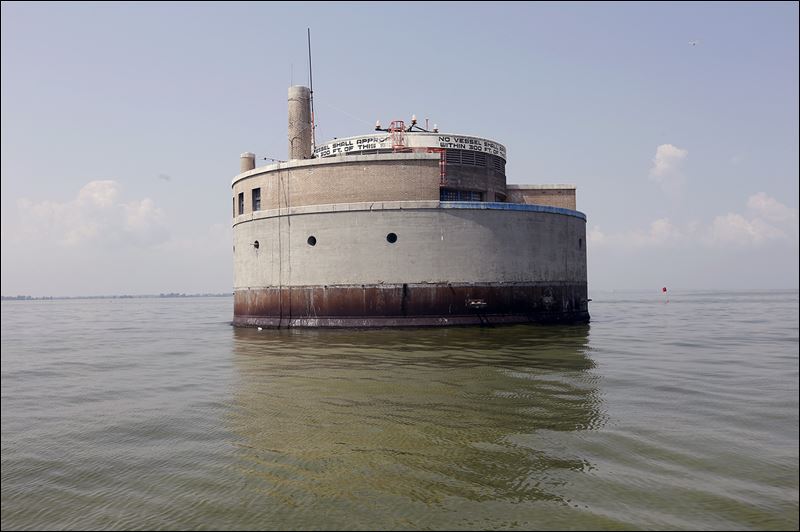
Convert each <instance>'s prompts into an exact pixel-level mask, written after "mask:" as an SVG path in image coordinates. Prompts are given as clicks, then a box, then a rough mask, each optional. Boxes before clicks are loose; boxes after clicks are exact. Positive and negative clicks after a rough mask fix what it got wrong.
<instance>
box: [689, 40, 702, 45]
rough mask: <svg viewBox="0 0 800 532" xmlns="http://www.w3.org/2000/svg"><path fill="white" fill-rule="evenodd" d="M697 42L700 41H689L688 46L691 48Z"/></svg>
mask: <svg viewBox="0 0 800 532" xmlns="http://www.w3.org/2000/svg"><path fill="white" fill-rule="evenodd" d="M699 42H700V41H689V44H690V45H692V46H697V43H699Z"/></svg>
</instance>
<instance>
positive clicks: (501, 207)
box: [439, 201, 586, 222]
mask: <svg viewBox="0 0 800 532" xmlns="http://www.w3.org/2000/svg"><path fill="white" fill-rule="evenodd" d="M439 206H440V207H441V208H442V209H483V210H491V211H527V212H548V213H551V214H563V215H565V216H574V217H575V218H580V219H581V220H583V221H584V222H585V221H586V215H585V214H583V213H582V212H580V211H573V210H572V209H563V208H561V207H550V206H549V205H527V204H524V203H498V202H491V201H440V202H439Z"/></svg>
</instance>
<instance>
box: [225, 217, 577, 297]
mask: <svg viewBox="0 0 800 532" xmlns="http://www.w3.org/2000/svg"><path fill="white" fill-rule="evenodd" d="M438 205H439V204H438V202H392V203H387V204H378V205H370V204H350V205H331V206H325V207H320V208H316V207H306V208H299V209H292V212H293V215H292V216H287V215H285V213H284V214H283V215H278V213H277V212H275V211H273V212H262V213H256V216H253V215H246V216H240V217H238V218H237V220H236V222H237V223H236V224H235V225H234V228H233V240H234V254H233V256H234V289H235V290H241V289H247V288H261V287H270V286H278V285H281V286H308V285H352V284H384V283H385V284H392V283H394V284H397V283H447V282H450V283H531V282H573V283H583V284H584V285H585V283H586V222H585V219H584V218H582V217H580V216H582V215H580V213H577V212H576V213H574V215H567V214H559V213H556V212H541V211H514V210H491V209H461V208H458V209H443V208H438ZM579 215H580V216H579ZM390 232H393V233H396V234H397V242H396V243H395V244H390V243H389V242H387V240H386V235H387V234H388V233H390ZM312 235H313V236H314V237H315V238H316V241H317V243H316V245H315V246H309V245H308V243H307V239H308V237H309V236H312ZM256 240H258V241H259V247H258V249H255V247H254V246H253V245H252V244H253V242H254V241H256Z"/></svg>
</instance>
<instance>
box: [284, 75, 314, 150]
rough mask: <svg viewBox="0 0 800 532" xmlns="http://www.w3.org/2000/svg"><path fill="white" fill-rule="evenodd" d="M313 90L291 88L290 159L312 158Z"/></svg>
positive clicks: (301, 87) (296, 86)
mask: <svg viewBox="0 0 800 532" xmlns="http://www.w3.org/2000/svg"><path fill="white" fill-rule="evenodd" d="M311 133H312V131H311V90H309V88H308V87H303V86H301V85H295V86H293V87H289V159H310V158H311V155H312V153H311Z"/></svg>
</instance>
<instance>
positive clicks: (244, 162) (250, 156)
mask: <svg viewBox="0 0 800 532" xmlns="http://www.w3.org/2000/svg"><path fill="white" fill-rule="evenodd" d="M255 167H256V154H255V153H250V152H249V151H247V152H244V153H243V154H241V155H240V156H239V173H240V174H243V173H245V172H249V171H250V170H252V169H254V168H255Z"/></svg>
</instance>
